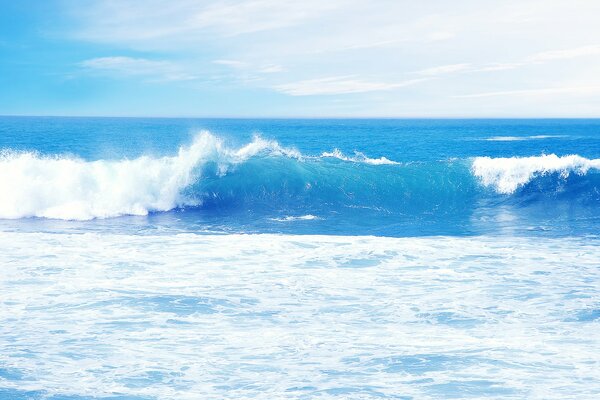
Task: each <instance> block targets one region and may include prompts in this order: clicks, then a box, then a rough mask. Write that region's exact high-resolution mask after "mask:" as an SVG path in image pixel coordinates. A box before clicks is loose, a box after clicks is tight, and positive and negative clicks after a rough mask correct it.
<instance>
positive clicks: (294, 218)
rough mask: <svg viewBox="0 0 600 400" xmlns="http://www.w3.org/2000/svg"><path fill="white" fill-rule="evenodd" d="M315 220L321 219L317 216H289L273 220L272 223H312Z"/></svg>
mask: <svg viewBox="0 0 600 400" xmlns="http://www.w3.org/2000/svg"><path fill="white" fill-rule="evenodd" d="M315 219H319V217H317V216H316V215H312V214H307V215H300V216H292V215H287V216H285V217H282V218H271V220H272V221H277V222H293V221H312V220H315Z"/></svg>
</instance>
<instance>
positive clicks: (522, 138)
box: [483, 135, 565, 142]
mask: <svg viewBox="0 0 600 400" xmlns="http://www.w3.org/2000/svg"><path fill="white" fill-rule="evenodd" d="M564 137H565V135H531V136H492V137H489V138H485V139H483V140H485V141H488V142H521V141H525V140H543V139H555V138H564Z"/></svg>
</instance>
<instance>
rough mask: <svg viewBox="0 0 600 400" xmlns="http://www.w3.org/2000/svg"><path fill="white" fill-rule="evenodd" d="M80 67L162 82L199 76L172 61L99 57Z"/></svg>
mask: <svg viewBox="0 0 600 400" xmlns="http://www.w3.org/2000/svg"><path fill="white" fill-rule="evenodd" d="M80 65H81V66H82V67H84V68H86V69H88V70H94V71H100V72H103V73H107V74H111V75H120V76H142V77H146V78H149V79H154V80H160V81H187V80H193V79H196V78H197V76H195V75H192V74H189V73H187V72H185V71H184V70H183V69H182V68H181V67H180V66H178V65H177V64H174V63H172V62H170V61H156V60H148V59H145V58H132V57H123V56H116V57H99V58H92V59H89V60H85V61H82V62H81V63H80Z"/></svg>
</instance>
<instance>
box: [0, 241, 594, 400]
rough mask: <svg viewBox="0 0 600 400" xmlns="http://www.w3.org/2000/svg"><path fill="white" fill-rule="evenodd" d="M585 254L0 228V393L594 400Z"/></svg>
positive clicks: (573, 246)
mask: <svg viewBox="0 0 600 400" xmlns="http://www.w3.org/2000/svg"><path fill="white" fill-rule="evenodd" d="M597 244H598V243H597V241H591V240H585V239H542V238H504V237H499V238H498V237H462V238H450V237H434V238H377V237H335V236H286V235H222V236H219V235H214V236H204V235H194V234H186V235H170V236H134V235H131V236H130V235H112V234H101V233H99V234H95V233H90V234H51V233H7V232H4V233H0V266H1V269H0V293H1V297H0V299H1V301H0V398H11V399H12V398H18V399H20V398H43V397H49V398H51V399H53V400H58V399H70V400H81V399H84V398H85V399H87V398H92V397H93V398H96V397H97V398H101V399H102V398H120V399H155V398H156V399H204V398H258V399H275V398H300V399H307V398H324V399H325V398H356V399H363V398H364V399H366V398H415V399H424V398H425V399H427V398H431V399H434V398H452V397H473V398H481V397H497V398H525V397H527V398H540V399H542V398H543V399H547V398H566V397H568V398H594V397H596V396H599V395H600V365H599V364H600V356H599V355H598V354H600V333H599V332H600V331H599V329H598V328H599V327H600V325H599V321H600V301H599V299H600V272H599V269H598V266H599V264H600V247H599V246H598V245H597Z"/></svg>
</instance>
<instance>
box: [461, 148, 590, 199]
mask: <svg viewBox="0 0 600 400" xmlns="http://www.w3.org/2000/svg"><path fill="white" fill-rule="evenodd" d="M592 169H593V170H598V169H600V159H593V160H590V159H587V158H584V157H580V156H578V155H568V156H563V157H559V156H557V155H556V154H549V155H543V156H537V157H510V158H490V157H476V158H475V159H474V160H473V165H472V172H473V174H474V175H475V176H476V177H477V178H479V179H480V180H481V183H483V185H485V186H489V187H492V188H494V189H495V190H496V191H497V192H498V193H501V194H512V193H514V192H515V191H516V190H517V189H518V188H519V187H521V186H523V185H525V184H527V183H529V182H530V181H531V180H532V179H535V178H536V177H540V176H544V175H548V174H558V175H559V176H560V177H561V178H567V177H569V175H571V174H577V175H585V174H586V173H587V172H588V171H589V170H592Z"/></svg>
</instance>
